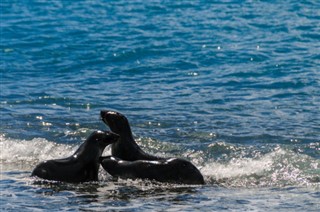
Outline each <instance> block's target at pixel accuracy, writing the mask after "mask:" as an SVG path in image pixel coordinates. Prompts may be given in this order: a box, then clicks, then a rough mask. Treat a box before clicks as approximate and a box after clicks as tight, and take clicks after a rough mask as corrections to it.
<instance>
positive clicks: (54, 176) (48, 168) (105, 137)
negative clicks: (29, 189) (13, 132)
mask: <svg viewBox="0 0 320 212" xmlns="http://www.w3.org/2000/svg"><path fill="white" fill-rule="evenodd" d="M118 139H119V136H118V135H116V134H115V133H112V132H109V131H95V132H93V133H92V134H91V135H90V136H89V137H88V138H87V139H86V141H85V142H84V143H82V144H81V145H80V147H79V148H78V150H77V151H76V152H75V153H74V154H73V155H72V156H70V157H67V158H64V159H56V160H47V161H44V162H42V163H40V164H38V165H37V166H36V167H35V169H34V170H33V172H32V174H31V176H37V177H40V178H43V179H47V180H55V181H64V182H71V183H80V182H87V181H97V180H98V171H99V166H100V164H99V158H100V157H101V155H102V152H103V150H104V149H105V148H106V146H107V145H109V144H111V143H114V142H116V141H117V140H118Z"/></svg>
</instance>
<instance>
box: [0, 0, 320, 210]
mask: <svg viewBox="0 0 320 212" xmlns="http://www.w3.org/2000/svg"><path fill="white" fill-rule="evenodd" d="M0 6H1V10H0V26H1V42H0V70H1V87H0V90H1V99H0V107H1V116H0V121H1V125H0V135H1V136H0V156H1V174H0V195H1V198H0V209H2V210H13V211H17V210H25V211H34V210H53V211H61V210H69V211H79V210H97V211H101V210H102V211H103V210H116V211H126V210H128V211H170V210H171V211H177V210H180V211H194V210H201V211H221V210H226V211H247V210H256V211H318V210H319V208H320V202H319V199H320V136H319V134H320V127H319V126H320V119H319V117H320V70H319V67H320V35H319V32H320V2H319V1H317V0H309V1H298V2H297V1H293V0H285V1H236V0H235V1H232V0H229V1H227V0H225V1H163V0H158V1H147V2H145V1H130V2H128V1H122V0H120V1H103V0H90V1H89V0H87V1H62V0H55V1H40V0H39V1H31V0H30V1H6V0H2V1H0ZM103 109H112V110H117V111H119V112H121V113H123V114H125V115H126V116H127V117H128V119H129V121H130V123H131V126H132V129H133V132H134V136H135V138H136V139H137V141H138V143H139V145H141V147H142V148H143V149H144V150H145V151H147V152H150V153H152V154H156V155H161V156H168V157H169V156H176V157H183V158H186V159H188V160H190V161H191V162H192V163H194V164H195V165H196V166H197V167H198V168H199V169H200V171H201V172H202V173H203V175H204V176H205V179H206V185H204V186H184V185H179V186H178V185H166V184H158V183H154V182H146V181H139V180H137V181H125V180H119V181H113V180H111V178H110V176H109V175H108V174H107V173H105V172H104V171H103V170H100V173H99V178H100V181H99V182H93V183H86V184H65V183H54V182H41V181H38V180H35V179H33V178H31V177H30V173H31V171H32V169H33V167H34V166H35V165H36V164H37V163H39V162H40V161H43V160H47V159H52V158H61V157H65V156H68V155H71V154H72V153H73V152H74V151H75V149H76V148H77V147H78V145H79V144H80V143H81V142H82V141H83V140H84V139H85V138H86V137H87V136H88V135H89V134H90V133H91V132H92V131H94V130H98V129H106V126H105V125H104V124H103V123H102V121H101V120H99V112H100V110H103ZM105 154H106V155H108V154H110V149H107V150H106V152H105Z"/></svg>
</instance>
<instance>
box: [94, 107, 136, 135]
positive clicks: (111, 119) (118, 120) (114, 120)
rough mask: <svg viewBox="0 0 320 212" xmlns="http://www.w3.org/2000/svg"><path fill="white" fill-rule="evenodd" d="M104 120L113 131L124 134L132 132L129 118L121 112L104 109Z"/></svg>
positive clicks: (102, 117)
mask: <svg viewBox="0 0 320 212" xmlns="http://www.w3.org/2000/svg"><path fill="white" fill-rule="evenodd" d="M100 116H101V119H102V121H103V122H104V123H105V124H106V125H108V126H109V127H110V129H111V131H112V132H114V133H117V134H119V135H122V134H123V133H131V129H130V125H129V121H128V119H127V118H126V117H125V116H124V115H122V114H121V113H119V112H115V111H110V110H102V111H101V112H100Z"/></svg>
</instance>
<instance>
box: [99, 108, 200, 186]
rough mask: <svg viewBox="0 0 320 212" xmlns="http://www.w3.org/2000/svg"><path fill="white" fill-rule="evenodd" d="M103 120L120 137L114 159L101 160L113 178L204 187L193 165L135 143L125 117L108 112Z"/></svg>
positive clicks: (102, 117) (114, 144)
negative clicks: (144, 149)
mask: <svg viewBox="0 0 320 212" xmlns="http://www.w3.org/2000/svg"><path fill="white" fill-rule="evenodd" d="M100 116H101V119H102V121H103V122H104V123H105V124H106V125H108V126H109V128H110V129H111V131H112V132H114V133H116V134H118V135H119V136H120V138H119V140H118V141H117V142H116V143H113V144H112V147H111V153H112V156H111V157H109V156H108V157H102V158H101V165H102V167H103V168H104V169H105V170H106V171H107V172H108V173H109V174H111V175H112V176H114V177H120V178H129V179H137V178H140V179H149V180H156V181H160V182H169V183H178V184H204V179H203V176H202V174H201V173H200V171H199V170H198V169H197V168H196V167H195V166H194V165H193V164H192V163H190V162H189V161H187V160H184V159H181V158H162V157H158V156H153V155H150V154H148V153H145V152H144V151H143V150H142V149H141V148H140V147H139V146H138V144H137V143H136V142H135V140H134V138H133V135H132V132H131V129H130V125H129V122H128V120H127V118H126V117H125V116H124V115H122V114H121V113H118V112H114V111H108V110H104V111H101V113H100Z"/></svg>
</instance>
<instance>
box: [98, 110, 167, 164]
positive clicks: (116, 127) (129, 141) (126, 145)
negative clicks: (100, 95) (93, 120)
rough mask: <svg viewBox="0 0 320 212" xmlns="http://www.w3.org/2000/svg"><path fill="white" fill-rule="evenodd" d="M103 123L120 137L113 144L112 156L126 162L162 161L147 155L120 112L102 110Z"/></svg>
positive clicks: (159, 158)
mask: <svg viewBox="0 0 320 212" xmlns="http://www.w3.org/2000/svg"><path fill="white" fill-rule="evenodd" d="M100 116H101V119H102V121H103V122H104V123H105V124H106V125H108V126H109V127H110V129H111V131H112V132H114V133H116V134H118V135H119V136H120V138H119V140H118V141H117V142H116V143H113V144H112V147H111V153H112V156H115V157H117V158H120V159H122V160H126V161H135V160H161V159H164V158H162V157H158V156H153V155H150V154H148V153H145V152H144V151H143V150H142V149H141V148H140V147H139V146H138V144H137V143H136V142H135V140H134V138H133V135H132V132H131V128H130V125H129V121H128V119H127V118H126V117H125V116H124V115H122V114H121V113H119V112H115V111H109V110H102V111H101V112H100Z"/></svg>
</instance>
